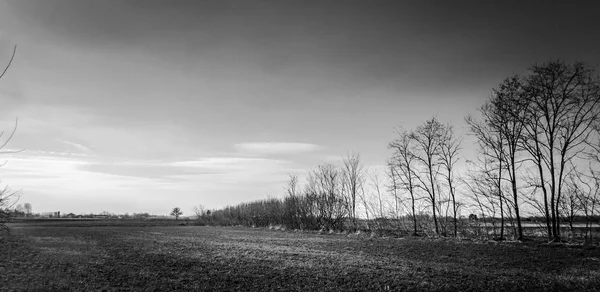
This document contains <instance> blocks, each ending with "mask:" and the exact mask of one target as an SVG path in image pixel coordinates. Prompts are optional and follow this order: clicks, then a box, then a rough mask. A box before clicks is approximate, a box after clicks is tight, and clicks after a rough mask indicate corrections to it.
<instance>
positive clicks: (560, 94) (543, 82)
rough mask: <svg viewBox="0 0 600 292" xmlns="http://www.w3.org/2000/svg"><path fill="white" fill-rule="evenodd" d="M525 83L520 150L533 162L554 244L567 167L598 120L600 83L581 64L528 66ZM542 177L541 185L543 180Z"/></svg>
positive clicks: (592, 70) (580, 151) (595, 75)
mask: <svg viewBox="0 0 600 292" xmlns="http://www.w3.org/2000/svg"><path fill="white" fill-rule="evenodd" d="M529 71H530V72H529V75H528V76H527V77H526V79H525V84H524V94H523V99H522V103H523V104H526V105H527V107H526V108H525V111H524V113H525V114H524V115H523V116H522V122H523V123H524V126H525V127H524V129H525V133H526V135H525V137H524V139H522V141H523V143H522V144H523V147H524V148H525V149H527V150H528V151H529V153H530V154H531V155H532V156H533V161H534V162H535V163H536V166H537V168H538V172H539V176H540V184H541V187H542V190H543V191H544V192H546V193H549V196H546V198H545V201H546V202H547V203H545V204H547V205H548V206H549V208H550V212H549V213H550V214H549V216H548V215H547V216H548V217H550V222H551V230H550V231H551V234H550V235H549V236H550V237H552V238H553V239H554V240H560V238H561V235H560V216H559V203H558V202H560V200H561V196H562V191H563V186H564V182H565V177H566V174H567V173H568V172H569V169H567V168H568V166H569V164H568V163H569V162H570V161H573V160H574V159H576V158H577V157H578V156H579V155H580V154H582V153H583V151H584V146H585V143H586V141H588V138H589V137H590V135H591V133H592V131H591V130H592V125H594V123H596V122H597V121H598V118H599V114H600V108H599V107H600V79H599V77H598V75H597V74H596V72H595V71H594V69H593V68H591V67H590V66H588V65H586V64H585V63H581V62H577V63H574V64H567V63H565V62H562V61H553V62H548V63H545V64H542V65H538V66H533V67H532V68H531V69H530V70H529ZM545 177H547V179H546V178H545Z"/></svg>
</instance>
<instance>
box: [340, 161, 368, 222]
mask: <svg viewBox="0 0 600 292" xmlns="http://www.w3.org/2000/svg"><path fill="white" fill-rule="evenodd" d="M341 175H342V184H343V190H344V192H345V195H346V197H347V200H348V212H349V213H350V217H351V219H352V225H353V228H354V229H356V227H357V226H356V203H357V194H358V192H359V191H360V189H361V187H362V184H363V183H364V181H365V170H364V167H363V165H362V164H361V162H360V155H359V154H353V153H349V152H348V153H347V154H346V157H344V159H343V160H342V173H341Z"/></svg>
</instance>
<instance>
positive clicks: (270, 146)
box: [235, 142, 320, 154]
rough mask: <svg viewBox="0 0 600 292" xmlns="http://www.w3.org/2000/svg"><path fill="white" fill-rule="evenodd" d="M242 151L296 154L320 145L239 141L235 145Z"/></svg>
mask: <svg viewBox="0 0 600 292" xmlns="http://www.w3.org/2000/svg"><path fill="white" fill-rule="evenodd" d="M235 148H237V149H238V150H239V151H240V152H243V153H249V154H296V153H304V152H312V151H316V150H318V149H319V148H320V147H319V145H316V144H310V143H292V142H257V143H250V142H247V143H239V144H236V145H235Z"/></svg>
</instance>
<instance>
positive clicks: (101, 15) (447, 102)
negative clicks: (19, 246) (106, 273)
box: [0, 0, 600, 214]
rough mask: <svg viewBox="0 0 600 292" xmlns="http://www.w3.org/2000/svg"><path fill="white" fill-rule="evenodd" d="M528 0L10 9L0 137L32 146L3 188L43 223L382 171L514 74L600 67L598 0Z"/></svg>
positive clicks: (30, 5)
mask: <svg viewBox="0 0 600 292" xmlns="http://www.w3.org/2000/svg"><path fill="white" fill-rule="evenodd" d="M522 2H525V1H516V2H509V1H497V2H493V1H468V2H466V1H349V0H344V1H287V0H283V1H243V0H239V1H223V0H218V1H200V0H198V1H166V0H165V1H141V0H140V1H82V0H72V1H57V0H39V1H33V0H30V1H17V0H14V1H1V2H0V64H2V65H1V66H0V67H4V64H6V63H7V62H8V60H9V59H10V56H11V53H12V48H13V46H14V45H18V50H17V55H16V56H15V60H14V62H13V64H12V66H11V68H10V69H9V71H8V72H7V74H6V75H5V77H4V78H3V79H1V80H0V126H1V128H2V129H3V130H5V131H10V130H11V128H12V127H13V126H14V121H15V119H16V118H17V117H18V118H19V127H18V130H17V133H16V134H15V136H14V138H13V140H12V141H11V143H10V144H9V145H8V146H7V147H6V149H26V151H24V152H21V153H19V154H2V157H1V158H2V159H3V160H7V161H8V163H7V164H6V165H4V166H3V167H2V168H1V169H0V179H1V180H2V184H3V185H6V184H8V185H10V186H12V188H13V189H22V190H23V197H22V199H21V203H24V202H30V203H31V204H32V205H33V209H34V212H44V211H61V212H63V213H68V212H74V213H83V212H101V211H109V212H115V213H124V212H130V213H133V212H150V213H155V214H167V213H168V212H169V211H170V209H172V208H173V207H175V206H179V207H181V208H182V209H183V211H184V212H185V213H187V214H189V213H190V211H191V207H192V206H193V205H196V204H203V205H205V206H207V207H221V206H224V205H228V204H235V203H239V202H242V201H250V200H255V199H260V198H265V197H267V196H273V197H274V196H280V195H281V194H282V188H283V183H284V182H285V180H286V176H287V174H288V173H299V174H302V173H303V172H304V171H305V170H306V169H308V168H310V167H312V166H315V165H317V164H318V163H326V162H337V161H338V158H339V157H340V156H343V155H344V154H345V153H346V152H347V151H354V152H358V153H360V154H361V156H362V158H363V162H364V164H365V165H367V166H374V167H376V166H378V165H382V164H384V163H385V161H386V159H387V157H388V156H389V155H390V151H389V150H388V149H387V143H388V142H389V141H390V140H391V139H393V138H394V128H395V127H398V126H404V127H406V128H413V127H415V126H417V125H419V124H421V123H422V122H424V121H425V120H427V119H429V118H431V117H433V116H437V117H438V118H439V119H440V120H441V121H442V122H449V123H452V124H453V125H454V126H455V127H456V128H457V131H458V132H459V133H460V134H463V133H465V129H464V128H465V126H464V122H463V119H464V117H465V116H466V115H468V114H470V113H471V114H475V113H476V111H477V108H478V107H479V106H480V105H481V104H482V103H483V102H484V101H485V100H486V99H487V98H488V97H489V95H490V92H491V89H492V88H493V87H494V86H496V85H497V84H498V83H500V82H501V81H502V80H503V79H504V78H505V77H508V76H510V75H512V74H515V73H522V72H524V71H525V70H526V69H527V68H528V67H530V66H531V65H534V64H535V63H536V62H544V61H548V60H551V59H556V58H561V59H564V60H567V61H572V60H583V61H587V62H589V63H591V64H593V65H598V64H599V63H600V53H599V51H598V48H599V44H600V43H599V40H600V32H599V30H598V29H599V28H600V17H598V11H599V10H598V7H592V6H591V5H593V1H583V2H580V3H576V2H574V1H560V2H559V1H528V2H527V3H522ZM596 6H597V5H596ZM5 135H6V134H5ZM466 142H467V143H465V146H464V148H465V156H469V155H471V154H472V151H471V150H472V142H469V140H468V139H467V140H466Z"/></svg>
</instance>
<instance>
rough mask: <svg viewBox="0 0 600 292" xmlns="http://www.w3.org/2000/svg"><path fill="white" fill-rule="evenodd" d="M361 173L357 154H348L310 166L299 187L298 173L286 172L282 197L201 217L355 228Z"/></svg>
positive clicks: (208, 220)
mask: <svg viewBox="0 0 600 292" xmlns="http://www.w3.org/2000/svg"><path fill="white" fill-rule="evenodd" d="M364 174H365V172H364V168H363V166H362V164H361V163H360V156H359V155H353V154H348V156H347V157H346V158H345V159H344V160H343V161H342V163H341V164H340V165H334V164H322V165H318V166H317V167H315V168H314V169H312V170H310V171H309V173H308V176H307V182H306V185H305V187H304V188H303V189H300V186H299V185H298V176H297V175H290V177H289V180H288V182H287V185H286V187H285V192H286V196H285V197H284V198H282V199H279V198H272V199H266V200H260V201H255V202H250V203H242V204H238V205H236V206H229V207H226V208H223V209H220V210H213V211H212V213H208V214H207V212H204V213H203V216H201V220H203V221H205V223H211V222H212V223H215V222H216V223H218V224H223V223H224V224H226V225H238V224H239V225H245V226H269V225H285V226H287V227H288V228H292V229H300V230H304V229H325V230H329V229H332V230H333V229H336V230H340V229H346V228H355V227H356V224H357V223H356V218H357V215H356V214H357V205H358V204H359V199H360V197H359V196H360V194H362V193H363V192H362V190H361V189H362V188H363V181H364ZM347 219H350V220H347ZM347 225H351V226H352V227H349V226H347Z"/></svg>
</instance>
